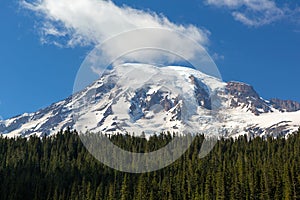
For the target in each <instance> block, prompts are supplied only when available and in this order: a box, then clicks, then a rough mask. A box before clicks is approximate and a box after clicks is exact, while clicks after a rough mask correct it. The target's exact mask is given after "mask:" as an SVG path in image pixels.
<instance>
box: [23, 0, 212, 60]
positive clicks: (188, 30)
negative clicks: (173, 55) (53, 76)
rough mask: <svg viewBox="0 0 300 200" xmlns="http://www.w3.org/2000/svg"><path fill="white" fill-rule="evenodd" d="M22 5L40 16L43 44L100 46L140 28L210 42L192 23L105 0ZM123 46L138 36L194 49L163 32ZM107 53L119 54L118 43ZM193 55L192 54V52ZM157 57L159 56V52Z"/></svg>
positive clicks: (43, 0) (42, 1) (44, 1)
mask: <svg viewBox="0 0 300 200" xmlns="http://www.w3.org/2000/svg"><path fill="white" fill-rule="evenodd" d="M22 6H23V7H26V8H27V9H30V10H32V11H34V12H35V13H36V14H37V16H39V17H40V19H41V20H40V21H41V22H40V25H39V32H40V35H41V38H42V42H44V43H54V44H56V45H58V46H71V47H73V46H76V45H81V46H85V45H97V44H100V43H102V42H104V41H105V40H107V39H108V38H110V37H112V36H114V35H118V34H120V33H122V32H126V31H130V30H134V29H141V28H161V29H168V30H173V31H176V32H178V33H180V34H183V35H185V36H186V37H188V38H190V39H192V40H193V41H196V42H197V43H198V44H200V45H202V46H203V47H205V46H206V45H207V44H208V43H209V39H208V37H209V34H210V33H209V31H207V30H206V29H200V28H198V27H195V26H193V25H181V24H176V23H173V22H171V21H169V19H167V18H166V17H165V16H163V15H158V14H156V13H154V12H150V11H142V10H136V9H133V8H130V7H128V6H121V7H119V6H117V5H115V4H114V3H113V2H112V1H103V0H59V1H58V0H36V1H34V2H32V1H31V2H30V3H29V2H27V1H22ZM126 39H127V41H126V42H125V43H124V41H123V43H122V45H123V46H127V47H130V46H132V45H134V44H133V43H134V41H136V40H137V39H139V40H144V41H148V42H149V43H154V44H155V43H159V44H163V45H165V46H168V49H182V51H188V52H193V51H196V50H193V49H192V47H190V48H189V47H188V46H187V45H186V39H184V38H183V37H169V36H168V35H165V34H164V33H163V31H162V33H161V34H152V35H148V34H141V35H138V38H137V35H136V34H132V35H128V37H127V38H126ZM108 48H109V49H107V52H110V53H113V54H117V53H118V52H119V51H118V48H122V47H118V46H110V47H108ZM191 55H192V53H191ZM155 56H160V52H157V54H156V55H154V57H155Z"/></svg>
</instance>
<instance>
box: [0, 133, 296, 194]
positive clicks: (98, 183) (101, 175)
mask: <svg viewBox="0 0 300 200" xmlns="http://www.w3.org/2000/svg"><path fill="white" fill-rule="evenodd" d="M171 139H172V137H171V136H170V135H159V136H153V137H151V138H150V139H149V140H148V141H147V140H145V139H141V138H135V137H131V136H128V135H127V136H122V135H118V136H114V137H112V138H111V140H112V141H113V142H114V143H115V144H117V145H119V146H120V147H122V148H125V147H126V148H127V149H128V150H134V151H137V152H144V151H153V150H155V149H158V148H160V147H162V146H164V145H165V144H167V143H168V142H169V141H170V140H171ZM202 141H203V137H202V136H197V137H196V139H195V140H194V142H193V144H192V146H191V147H190V148H189V150H188V151H187V152H186V153H185V154H184V155H183V156H182V157H181V158H180V159H179V160H177V161H176V162H175V163H173V164H172V165H171V166H168V167H166V168H164V169H161V170H159V171H156V172H151V173H146V174H128V173H123V172H118V171H115V170H112V169H110V168H108V167H105V166H104V165H103V164H101V163H100V162H99V161H97V160H96V159H94V158H93V157H92V156H91V155H90V154H89V153H88V152H87V150H86V149H85V148H84V146H83V144H82V143H81V141H80V138H79V137H78V135H77V134H76V132H72V131H70V130H68V131H65V132H64V133H62V132H61V133H59V134H57V135H56V136H53V137H47V138H43V139H39V138H36V137H31V138H30V139H28V140H26V139H23V138H17V139H6V138H0V199H8V200H9V199H36V200H37V199H39V200H40V199H54V200H56V199H78V200H83V199H105V200H106V199H107V200H112V199H122V200H126V199H128V200H132V199H137V200H140V199H141V200H144V199H149V200H154V199H155V200H156V199H166V200H171V199H180V200H185V199H208V200H211V199H270V200H271V199H272V200H273V199H300V132H298V133H297V134H294V135H291V136H290V137H289V138H288V139H271V138H268V139H267V140H263V139H261V138H255V139H252V140H250V141H248V140H247V138H246V137H240V138H239V139H237V140H233V139H227V140H225V139H223V140H220V141H219V142H218V143H217V144H216V146H215V147H214V149H213V151H212V152H211V153H210V154H209V155H208V156H207V157H205V158H203V159H199V158H198V152H199V149H200V147H201V142H202Z"/></svg>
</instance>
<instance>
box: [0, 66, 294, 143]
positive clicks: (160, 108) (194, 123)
mask: <svg viewBox="0 0 300 200" xmlns="http://www.w3.org/2000/svg"><path fill="white" fill-rule="evenodd" d="M299 125H300V104H299V103H298V102H295V101H290V100H288V101H285V100H279V99H271V100H270V101H267V100H264V99H263V98H261V97H260V96H259V94H257V92H256V91H255V90H254V89H253V87H252V86H250V85H248V84H245V83H241V82H228V83H225V82H223V81H221V80H220V79H217V78H215V77H211V76H208V75H206V74H203V73H201V72H199V71H196V70H194V69H191V68H186V67H178V66H167V67H156V66H153V65H145V64H122V65H119V66H117V67H114V68H113V69H111V70H109V71H107V72H106V73H105V74H104V75H103V76H102V77H101V78H100V79H99V80H97V81H95V82H94V83H92V84H91V85H89V86H88V87H86V88H85V89H84V90H82V91H80V92H77V93H75V94H74V95H72V96H70V97H68V98H66V99H65V100H62V101H59V102H57V103H54V104H52V105H50V106H49V107H47V108H44V109H41V110H39V111H37V112H34V113H25V114H22V115H20V116H16V117H13V118H11V119H7V120H3V121H0V134H2V135H4V136H8V137H14V136H25V137H27V136H30V135H38V136H44V135H46V136H48V135H52V134H55V133H57V132H58V131H59V130H61V129H65V128H67V127H71V128H73V129H76V130H79V131H81V132H85V131H93V132H98V131H102V132H106V133H115V132H121V133H126V132H131V133H133V132H134V133H136V134H141V132H144V133H145V134H153V133H159V132H162V131H171V132H187V131H192V132H200V133H204V134H212V132H214V133H215V134H219V135H223V136H228V137H235V136H238V135H241V134H247V135H249V136H262V137H264V136H272V137H277V136H282V135H287V134H291V133H293V132H294V131H296V130H297V129H298V127H299Z"/></svg>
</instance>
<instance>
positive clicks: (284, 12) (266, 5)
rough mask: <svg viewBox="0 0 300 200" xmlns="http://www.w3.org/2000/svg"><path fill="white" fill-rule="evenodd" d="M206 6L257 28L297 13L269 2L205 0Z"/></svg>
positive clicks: (263, 0)
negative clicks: (210, 6)
mask: <svg viewBox="0 0 300 200" xmlns="http://www.w3.org/2000/svg"><path fill="white" fill-rule="evenodd" d="M206 2H207V4H209V5H212V6H216V7H219V8H225V9H228V10H230V12H231V14H232V16H233V17H234V19H235V20H237V21H240V22H242V23H243V24H245V25H248V26H253V27H258V26H263V25H266V24H270V23H273V22H275V21H278V20H281V19H283V18H286V17H289V16H291V15H293V13H295V12H298V11H299V9H298V8H296V9H295V8H294V9H292V8H290V6H288V5H287V4H284V5H281V6H279V5H278V4H277V3H276V2H275V1H271V0H207V1H206Z"/></svg>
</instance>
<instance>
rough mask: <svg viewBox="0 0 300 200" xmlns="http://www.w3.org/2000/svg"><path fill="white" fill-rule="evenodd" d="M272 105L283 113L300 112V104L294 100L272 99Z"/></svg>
mask: <svg viewBox="0 0 300 200" xmlns="http://www.w3.org/2000/svg"><path fill="white" fill-rule="evenodd" d="M270 103H271V104H272V105H273V107H274V108H276V109H278V110H280V111H281V112H294V111H298V110H300V103H298V102H296V101H292V100H280V99H271V100H270Z"/></svg>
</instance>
